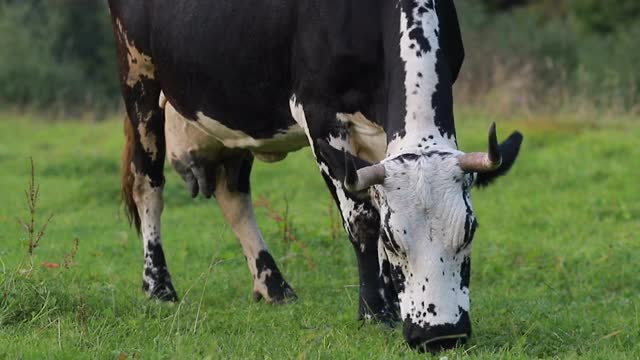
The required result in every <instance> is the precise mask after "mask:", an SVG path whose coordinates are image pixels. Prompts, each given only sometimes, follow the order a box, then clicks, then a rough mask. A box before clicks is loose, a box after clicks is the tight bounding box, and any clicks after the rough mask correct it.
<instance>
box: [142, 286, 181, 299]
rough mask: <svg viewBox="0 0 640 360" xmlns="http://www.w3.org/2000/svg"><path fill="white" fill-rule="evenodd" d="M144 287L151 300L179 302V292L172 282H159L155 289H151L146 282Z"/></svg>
mask: <svg viewBox="0 0 640 360" xmlns="http://www.w3.org/2000/svg"><path fill="white" fill-rule="evenodd" d="M142 289H143V290H144V292H145V293H146V294H147V296H148V297H149V299H151V300H160V301H165V302H178V294H177V293H176V290H175V289H174V288H173V285H172V284H171V283H168V284H159V285H158V286H156V287H154V288H153V289H149V286H148V285H147V284H146V283H143V285H142Z"/></svg>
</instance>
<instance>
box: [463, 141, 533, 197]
mask: <svg viewBox="0 0 640 360" xmlns="http://www.w3.org/2000/svg"><path fill="white" fill-rule="evenodd" d="M523 139H524V138H523V136H522V134H521V133H520V132H519V131H516V132H514V133H513V134H511V136H509V138H507V140H505V141H504V142H503V143H501V144H500V146H499V147H500V154H502V164H501V165H500V167H498V168H497V169H496V170H493V171H489V172H482V173H478V177H477V178H476V182H475V185H476V186H478V187H485V186H487V185H490V184H491V183H492V182H493V181H494V180H496V179H497V178H498V177H500V176H502V175H505V174H506V173H507V172H508V171H509V169H511V167H512V166H513V164H514V163H515V162H516V158H517V157H518V153H519V152H520V146H521V145H522V141H523Z"/></svg>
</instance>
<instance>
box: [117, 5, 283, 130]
mask: <svg viewBox="0 0 640 360" xmlns="http://www.w3.org/2000/svg"><path fill="white" fill-rule="evenodd" d="M110 6H111V8H112V11H113V12H114V18H116V19H117V20H116V21H120V23H121V24H122V28H123V31H124V32H125V33H126V35H127V38H128V39H129V40H130V41H131V42H132V43H135V46H136V48H138V49H140V50H141V51H144V55H145V56H149V57H150V61H151V62H152V63H153V68H154V71H155V77H156V79H157V80H158V81H159V83H160V85H161V87H162V89H163V91H164V94H165V95H166V97H167V99H169V101H170V102H171V104H172V105H173V106H174V107H175V108H176V109H177V110H178V111H179V112H180V113H181V114H182V115H183V116H184V117H186V118H187V119H190V120H197V119H198V117H199V116H200V117H207V118H210V119H215V120H216V121H219V122H220V123H222V124H224V125H225V126H228V127H229V128H231V129H241V130H243V131H245V132H247V133H248V134H249V135H251V136H253V137H256V138H268V137H271V136H273V134H274V133H275V132H277V131H279V130H282V129H287V128H289V127H290V126H291V125H292V124H293V119H292V118H291V116H290V113H289V105H288V101H289V97H290V95H291V92H292V91H291V83H292V81H291V71H290V69H291V65H290V61H291V60H290V59H291V39H292V36H293V34H294V29H293V27H294V26H293V22H294V19H293V17H294V16H293V13H294V11H295V8H296V5H295V2H293V1H289V0H270V1H251V0H233V1H226V0H225V1H221V0H218V1H209V0H175V1H171V2H167V1H159V0H146V1H142V2H139V1H135V2H125V1H121V0H110ZM114 9H115V11H114Z"/></svg>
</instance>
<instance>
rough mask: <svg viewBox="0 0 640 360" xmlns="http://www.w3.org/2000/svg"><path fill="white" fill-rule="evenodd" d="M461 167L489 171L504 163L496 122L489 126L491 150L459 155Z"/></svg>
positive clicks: (475, 170)
mask: <svg viewBox="0 0 640 360" xmlns="http://www.w3.org/2000/svg"><path fill="white" fill-rule="evenodd" d="M458 162H459V164H460V168H461V169H462V170H464V171H466V172H480V173H481V172H488V171H493V170H496V169H497V168H499V167H500V165H501V164H502V154H501V153H500V148H499V147H498V135H497V134H496V123H495V122H494V123H492V124H491V127H490V128H489V152H486V153H468V154H464V155H460V156H459V157H458Z"/></svg>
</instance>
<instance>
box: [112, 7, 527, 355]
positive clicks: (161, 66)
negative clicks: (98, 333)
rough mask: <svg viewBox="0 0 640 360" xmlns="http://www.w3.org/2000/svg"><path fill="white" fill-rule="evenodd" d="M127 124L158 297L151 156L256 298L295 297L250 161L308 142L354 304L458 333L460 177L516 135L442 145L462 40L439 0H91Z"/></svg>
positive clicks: (496, 160) (148, 278) (129, 170)
mask: <svg viewBox="0 0 640 360" xmlns="http://www.w3.org/2000/svg"><path fill="white" fill-rule="evenodd" d="M109 6H110V9H111V16H112V22H113V28H114V32H115V36H116V43H117V55H118V60H119V69H120V80H121V84H122V93H123V97H124V102H125V105H126V112H127V118H126V119H125V130H126V135H127V142H126V147H125V150H124V155H123V195H124V199H125V202H126V205H127V207H128V212H129V214H130V218H131V219H132V221H133V222H134V223H135V225H136V226H137V228H138V230H139V232H140V233H141V236H142V239H143V242H144V258H145V262H144V272H143V289H144V291H145V292H146V293H147V295H148V296H150V297H152V298H158V299H161V300H168V301H175V300H176V299H177V296H176V292H175V290H174V287H173V285H172V283H171V279H170V276H169V270H168V268H167V263H166V262H165V256H164V253H163V250H162V245H161V235H160V216H161V212H162V209H163V198H162V190H163V184H164V175H163V164H164V162H165V157H166V156H167V155H168V157H169V159H170V161H171V163H172V165H173V167H174V168H175V169H176V170H177V172H178V173H179V174H180V175H181V176H182V178H183V179H184V181H185V182H186V184H187V186H188V188H189V189H190V191H191V194H192V195H193V196H194V197H195V196H197V195H198V194H199V193H200V194H202V195H204V196H205V197H207V198H209V197H211V196H215V198H216V200H217V201H218V204H219V205H220V208H221V210H222V214H223V216H224V217H225V219H226V220H227V221H228V222H229V223H230V224H231V226H232V229H233V231H234V233H235V235H236V236H237V237H238V240H239V241H240V244H241V245H242V250H243V252H244V255H245V256H246V259H247V263H248V266H249V270H250V271H251V274H252V276H253V291H254V294H255V295H256V298H257V299H260V298H264V299H265V300H266V301H268V302H274V303H279V302H284V301H286V300H287V299H291V298H295V296H296V295H295V293H294V292H293V290H292V288H291V287H290V286H289V284H288V283H287V282H286V281H285V280H284V277H283V275H282V273H281V272H280V270H279V269H278V267H277V265H276V262H275V261H274V259H273V257H272V255H271V254H270V253H269V251H268V250H267V247H266V245H265V242H264V240H263V237H262V235H261V234H260V231H259V230H258V227H257V226H256V221H255V216H254V212H253V208H252V204H251V197H250V191H249V188H250V187H249V177H250V173H251V167H252V163H253V160H254V158H258V159H260V160H263V161H278V160H281V159H283V158H284V157H285V156H286V154H287V153H288V152H291V151H295V150H297V149H299V148H301V147H304V146H306V145H307V144H309V145H310V146H311V148H312V150H313V153H314V155H315V158H316V161H317V163H318V166H319V168H320V171H321V173H322V176H323V177H324V179H325V181H326V183H327V186H328V188H329V190H330V191H331V193H332V195H333V197H334V199H335V201H336V202H337V205H338V207H339V209H340V211H341V214H342V218H343V221H344V226H345V229H346V231H347V233H348V235H349V238H350V240H351V243H352V244H353V247H354V249H355V253H356V258H357V263H358V270H359V275H360V305H359V315H360V316H361V317H362V318H365V319H377V320H381V321H394V320H396V319H397V316H398V310H399V315H400V316H401V320H402V321H403V323H404V336H405V339H406V341H407V342H408V344H409V345H410V346H411V347H413V348H417V349H423V350H425V349H426V350H436V349H441V348H449V347H452V346H454V345H455V344H456V343H460V342H464V341H466V339H467V338H468V337H469V336H470V334H471V324H470V320H469V276H470V254H471V246H470V245H471V241H472V239H473V236H474V232H475V230H476V227H477V222H476V218H475V215H474V211H473V208H472V206H471V199H470V195H469V193H470V191H471V188H472V187H473V186H474V185H480V186H483V185H487V184H489V183H490V182H492V180H494V179H495V178H496V177H498V176H500V175H503V174H505V173H506V172H507V171H508V170H509V168H510V167H511V165H512V164H513V163H514V161H515V159H516V156H517V154H518V151H519V148H520V144H521V142H522V136H521V135H520V134H519V133H517V132H516V133H514V134H512V135H511V136H510V137H509V138H508V139H507V140H506V141H505V142H504V143H502V144H500V145H499V144H498V143H497V140H496V131H495V127H494V126H492V127H491V129H490V131H489V146H488V148H489V150H488V152H486V153H468V154H466V153H463V152H462V151H460V150H458V146H457V140H456V130H455V126H454V117H453V101H452V85H453V83H454V81H455V80H456V77H457V75H458V72H459V69H460V66H461V65H462V60H463V57H464V50H463V46H462V39H461V36H460V30H459V26H458V20H457V15H456V10H455V7H454V4H453V0H173V1H159V0H145V1H125V0H109Z"/></svg>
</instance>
